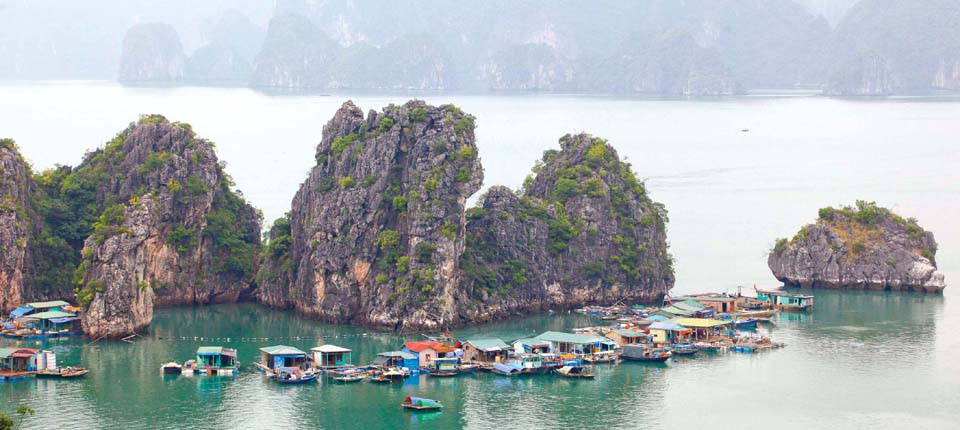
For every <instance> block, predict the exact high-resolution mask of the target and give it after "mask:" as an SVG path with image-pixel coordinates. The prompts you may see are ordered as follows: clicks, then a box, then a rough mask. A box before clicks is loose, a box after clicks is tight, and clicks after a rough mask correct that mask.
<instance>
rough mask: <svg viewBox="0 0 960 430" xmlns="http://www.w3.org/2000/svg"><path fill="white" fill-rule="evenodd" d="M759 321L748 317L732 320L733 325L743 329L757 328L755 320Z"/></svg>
mask: <svg viewBox="0 0 960 430" xmlns="http://www.w3.org/2000/svg"><path fill="white" fill-rule="evenodd" d="M758 321H760V320H758V319H756V318H749V319H745V320H738V321H736V322H734V327H736V328H740V329H745V330H755V329H756V328H757V322H758Z"/></svg>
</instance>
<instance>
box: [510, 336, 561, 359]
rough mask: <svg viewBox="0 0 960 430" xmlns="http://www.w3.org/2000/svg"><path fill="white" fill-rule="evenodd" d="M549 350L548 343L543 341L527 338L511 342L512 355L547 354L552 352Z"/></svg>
mask: <svg viewBox="0 0 960 430" xmlns="http://www.w3.org/2000/svg"><path fill="white" fill-rule="evenodd" d="M550 348H551V346H550V342H548V341H546V340H543V339H537V338H527V339H517V340H515V341H513V353H514V354H516V355H518V356H519V355H521V354H548V353H551V352H553V350H552V349H550Z"/></svg>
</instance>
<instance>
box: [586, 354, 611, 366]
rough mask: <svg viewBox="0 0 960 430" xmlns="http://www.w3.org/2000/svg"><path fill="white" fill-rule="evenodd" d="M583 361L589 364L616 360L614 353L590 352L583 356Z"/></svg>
mask: <svg viewBox="0 0 960 430" xmlns="http://www.w3.org/2000/svg"><path fill="white" fill-rule="evenodd" d="M583 361H585V362H587V363H590V364H602V363H613V362H615V361H617V355H616V354H590V355H587V356H585V357H583Z"/></svg>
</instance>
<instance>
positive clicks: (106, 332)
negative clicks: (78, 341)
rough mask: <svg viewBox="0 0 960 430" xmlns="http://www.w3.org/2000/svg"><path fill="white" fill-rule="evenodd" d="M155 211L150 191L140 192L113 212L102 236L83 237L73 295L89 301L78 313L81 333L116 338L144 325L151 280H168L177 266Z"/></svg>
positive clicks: (150, 313) (146, 325) (148, 311)
mask: <svg viewBox="0 0 960 430" xmlns="http://www.w3.org/2000/svg"><path fill="white" fill-rule="evenodd" d="M158 212H159V211H158V209H157V204H156V202H155V201H154V199H153V196H150V195H147V196H144V197H143V198H142V199H139V201H137V202H136V203H135V204H133V205H129V206H125V207H124V208H123V209H122V212H118V213H117V214H116V215H117V216H118V217H119V218H118V219H114V220H111V221H112V222H115V223H116V224H112V225H110V226H109V227H107V228H110V229H113V231H112V232H111V233H110V234H109V235H108V237H101V236H97V237H91V238H89V239H87V243H86V246H85V247H84V251H83V252H84V257H85V258H84V264H86V265H87V266H86V267H84V270H85V273H84V282H85V286H84V288H85V289H84V290H81V292H80V294H78V297H81V299H82V300H83V301H86V300H89V304H88V305H87V306H86V307H85V308H84V312H83V314H82V322H83V330H84V332H85V333H87V335H89V336H91V337H94V338H102V337H106V338H114V339H116V338H122V337H125V336H128V335H130V334H133V333H137V332H142V331H145V330H146V329H147V328H149V327H150V322H151V321H152V320H153V305H154V298H155V293H154V288H153V284H155V285H158V286H159V284H160V283H163V282H167V283H169V284H173V283H174V277H175V275H176V273H177V272H178V271H179V268H178V267H177V262H178V260H179V259H178V258H177V252H176V250H175V249H173V247H172V246H171V245H170V244H168V243H167V241H166V240H165V238H164V237H163V234H162V232H161V231H160V226H161V225H162V223H161V221H160V216H159V213H158ZM91 296H92V297H91Z"/></svg>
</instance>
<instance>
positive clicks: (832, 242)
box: [767, 201, 946, 293]
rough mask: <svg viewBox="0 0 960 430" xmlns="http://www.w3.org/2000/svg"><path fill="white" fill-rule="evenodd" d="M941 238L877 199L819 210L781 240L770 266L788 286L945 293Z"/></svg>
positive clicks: (770, 257)
mask: <svg viewBox="0 0 960 430" xmlns="http://www.w3.org/2000/svg"><path fill="white" fill-rule="evenodd" d="M936 254H937V242H936V240H934V238H933V233H931V232H929V231H926V230H924V229H923V228H921V227H920V226H919V225H918V224H917V220H915V219H913V218H908V219H905V218H903V217H901V216H900V215H897V214H895V213H893V212H892V211H890V210H889V209H886V208H882V207H879V206H877V204H876V203H874V202H867V201H857V202H856V204H855V205H853V206H844V207H840V208H833V207H825V208H822V209H820V211H819V216H818V218H817V221H816V222H815V223H813V224H809V225H806V226H804V227H803V228H801V229H800V231H799V232H797V234H796V235H795V236H794V237H793V238H792V239H786V238H783V239H779V240H777V242H776V244H775V245H774V248H773V249H772V250H771V252H770V255H769V258H768V259H767V265H768V266H769V267H770V270H771V271H772V272H773V275H774V276H775V277H776V278H777V279H778V280H779V281H781V282H783V283H784V285H786V286H796V287H804V288H834V289H849V290H895V291H917V292H926V293H940V292H942V291H943V289H944V287H946V284H945V282H944V276H943V273H941V272H939V271H938V270H937V262H936Z"/></svg>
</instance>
